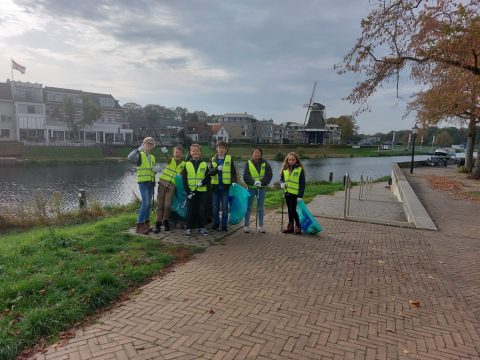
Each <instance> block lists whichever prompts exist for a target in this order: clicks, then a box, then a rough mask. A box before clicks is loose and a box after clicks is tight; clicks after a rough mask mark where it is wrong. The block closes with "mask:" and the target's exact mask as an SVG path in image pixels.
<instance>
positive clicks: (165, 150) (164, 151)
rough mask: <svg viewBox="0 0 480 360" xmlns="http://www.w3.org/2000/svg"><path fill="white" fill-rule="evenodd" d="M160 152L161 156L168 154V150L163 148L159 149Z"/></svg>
mask: <svg viewBox="0 0 480 360" xmlns="http://www.w3.org/2000/svg"><path fill="white" fill-rule="evenodd" d="M160 151H161V152H162V153H163V154H166V153H168V149H167V148H166V147H165V146H164V147H162V148H161V149H160Z"/></svg>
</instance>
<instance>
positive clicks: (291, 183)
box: [283, 167, 302, 195]
mask: <svg viewBox="0 0 480 360" xmlns="http://www.w3.org/2000/svg"><path fill="white" fill-rule="evenodd" d="M301 172H302V168H301V167H297V168H295V169H294V170H293V171H292V172H290V171H289V170H283V180H285V187H286V191H287V192H288V193H290V194H293V195H298V190H299V188H300V173H301Z"/></svg>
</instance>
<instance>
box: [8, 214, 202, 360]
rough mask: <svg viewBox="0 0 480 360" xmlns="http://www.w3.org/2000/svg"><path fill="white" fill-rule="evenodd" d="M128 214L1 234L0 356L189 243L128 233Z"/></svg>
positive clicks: (163, 263)
mask: <svg viewBox="0 0 480 360" xmlns="http://www.w3.org/2000/svg"><path fill="white" fill-rule="evenodd" d="M135 221H136V215H135V214H122V215H118V216H116V217H113V218H107V219H103V220H100V221H98V222H95V223H87V224H83V225H73V226H66V227H62V228H56V229H53V228H43V229H35V230H31V231H28V232H23V233H9V234H7V235H3V236H2V237H0V311H1V312H0V359H1V360H4V359H14V358H15V357H16V356H18V355H19V353H20V352H21V351H22V350H24V349H25V348H28V347H31V346H33V345H35V344H36V343H37V342H38V341H39V340H40V339H41V338H48V339H49V340H50V341H52V340H55V337H56V336H57V334H58V333H59V332H61V331H65V330H67V329H69V328H70V327H72V326H73V325H75V324H77V323H79V322H81V321H82V320H83V319H85V318H86V317H88V316H89V315H91V314H93V313H94V312H95V311H96V310H98V309H100V308H102V307H105V306H108V305H109V304H111V303H112V302H114V301H115V300H117V299H119V298H120V296H121V295H122V294H124V293H126V292H127V291H128V290H129V289H132V288H135V287H138V286H139V285H140V284H142V283H144V282H145V281H146V280H148V279H149V278H150V277H151V276H153V275H156V274H158V273H160V272H161V271H162V269H164V268H165V267H167V266H168V265H170V264H171V263H172V262H173V261H174V260H175V259H176V258H179V257H181V258H186V257H188V256H189V255H190V254H191V252H192V251H195V249H193V248H186V247H178V246H176V247H167V246H164V245H162V244H161V243H160V242H159V241H158V240H157V239H152V238H148V237H139V236H133V235H129V234H127V233H125V230H126V229H128V228H129V227H131V226H134V224H135Z"/></svg>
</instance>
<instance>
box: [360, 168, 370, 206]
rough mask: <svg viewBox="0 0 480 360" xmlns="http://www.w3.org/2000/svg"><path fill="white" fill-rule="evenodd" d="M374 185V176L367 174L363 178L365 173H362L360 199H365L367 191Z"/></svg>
mask: <svg viewBox="0 0 480 360" xmlns="http://www.w3.org/2000/svg"><path fill="white" fill-rule="evenodd" d="M372 187H373V178H372V177H370V176H367V177H365V178H363V174H362V175H360V188H359V189H358V200H362V199H365V198H366V197H367V193H368V192H369V191H370V190H372Z"/></svg>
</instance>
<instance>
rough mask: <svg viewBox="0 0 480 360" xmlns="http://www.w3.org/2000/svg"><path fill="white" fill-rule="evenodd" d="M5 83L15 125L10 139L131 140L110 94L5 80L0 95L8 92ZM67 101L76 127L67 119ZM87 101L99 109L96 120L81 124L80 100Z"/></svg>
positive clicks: (119, 141) (61, 141)
mask: <svg viewBox="0 0 480 360" xmlns="http://www.w3.org/2000/svg"><path fill="white" fill-rule="evenodd" d="M5 85H7V87H10V91H11V100H10V101H11V102H12V103H13V114H12V116H13V120H14V121H13V122H14V124H13V126H11V127H10V128H9V129H8V130H10V131H9V132H10V133H14V135H13V138H12V136H10V137H9V138H10V139H11V140H16V141H22V142H24V143H57V144H68V143H91V144H95V143H112V144H115V143H117V144H123V143H131V142H132V140H133V139H132V130H131V129H129V127H128V124H127V123H126V122H125V121H124V115H123V114H124V113H123V109H122V108H121V107H120V105H119V104H118V101H117V100H115V99H114V98H113V96H112V95H107V94H98V93H90V92H84V91H81V90H73V89H62V88H54V87H48V86H46V87H43V86H42V84H32V83H29V82H21V81H8V82H7V84H0V96H3V95H2V94H7V93H6V91H7V90H6V88H5ZM7 96H8V94H7ZM67 100H68V101H70V103H69V104H71V106H72V108H71V111H72V113H71V116H73V123H75V126H76V129H73V128H72V123H70V122H68V121H67V118H66V117H67V112H69V111H70V110H67V106H68V105H67V103H66V102H67ZM86 100H88V101H91V102H92V104H94V105H95V106H97V107H98V108H99V109H100V110H101V112H100V115H99V117H98V119H97V120H95V121H94V122H93V123H91V124H84V123H83V114H84V106H83V105H84V104H83V102H84V101H86ZM69 116H70V115H69ZM0 121H1V120H0ZM0 124H1V122H0ZM5 130H7V129H5ZM5 134H7V131H5Z"/></svg>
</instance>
